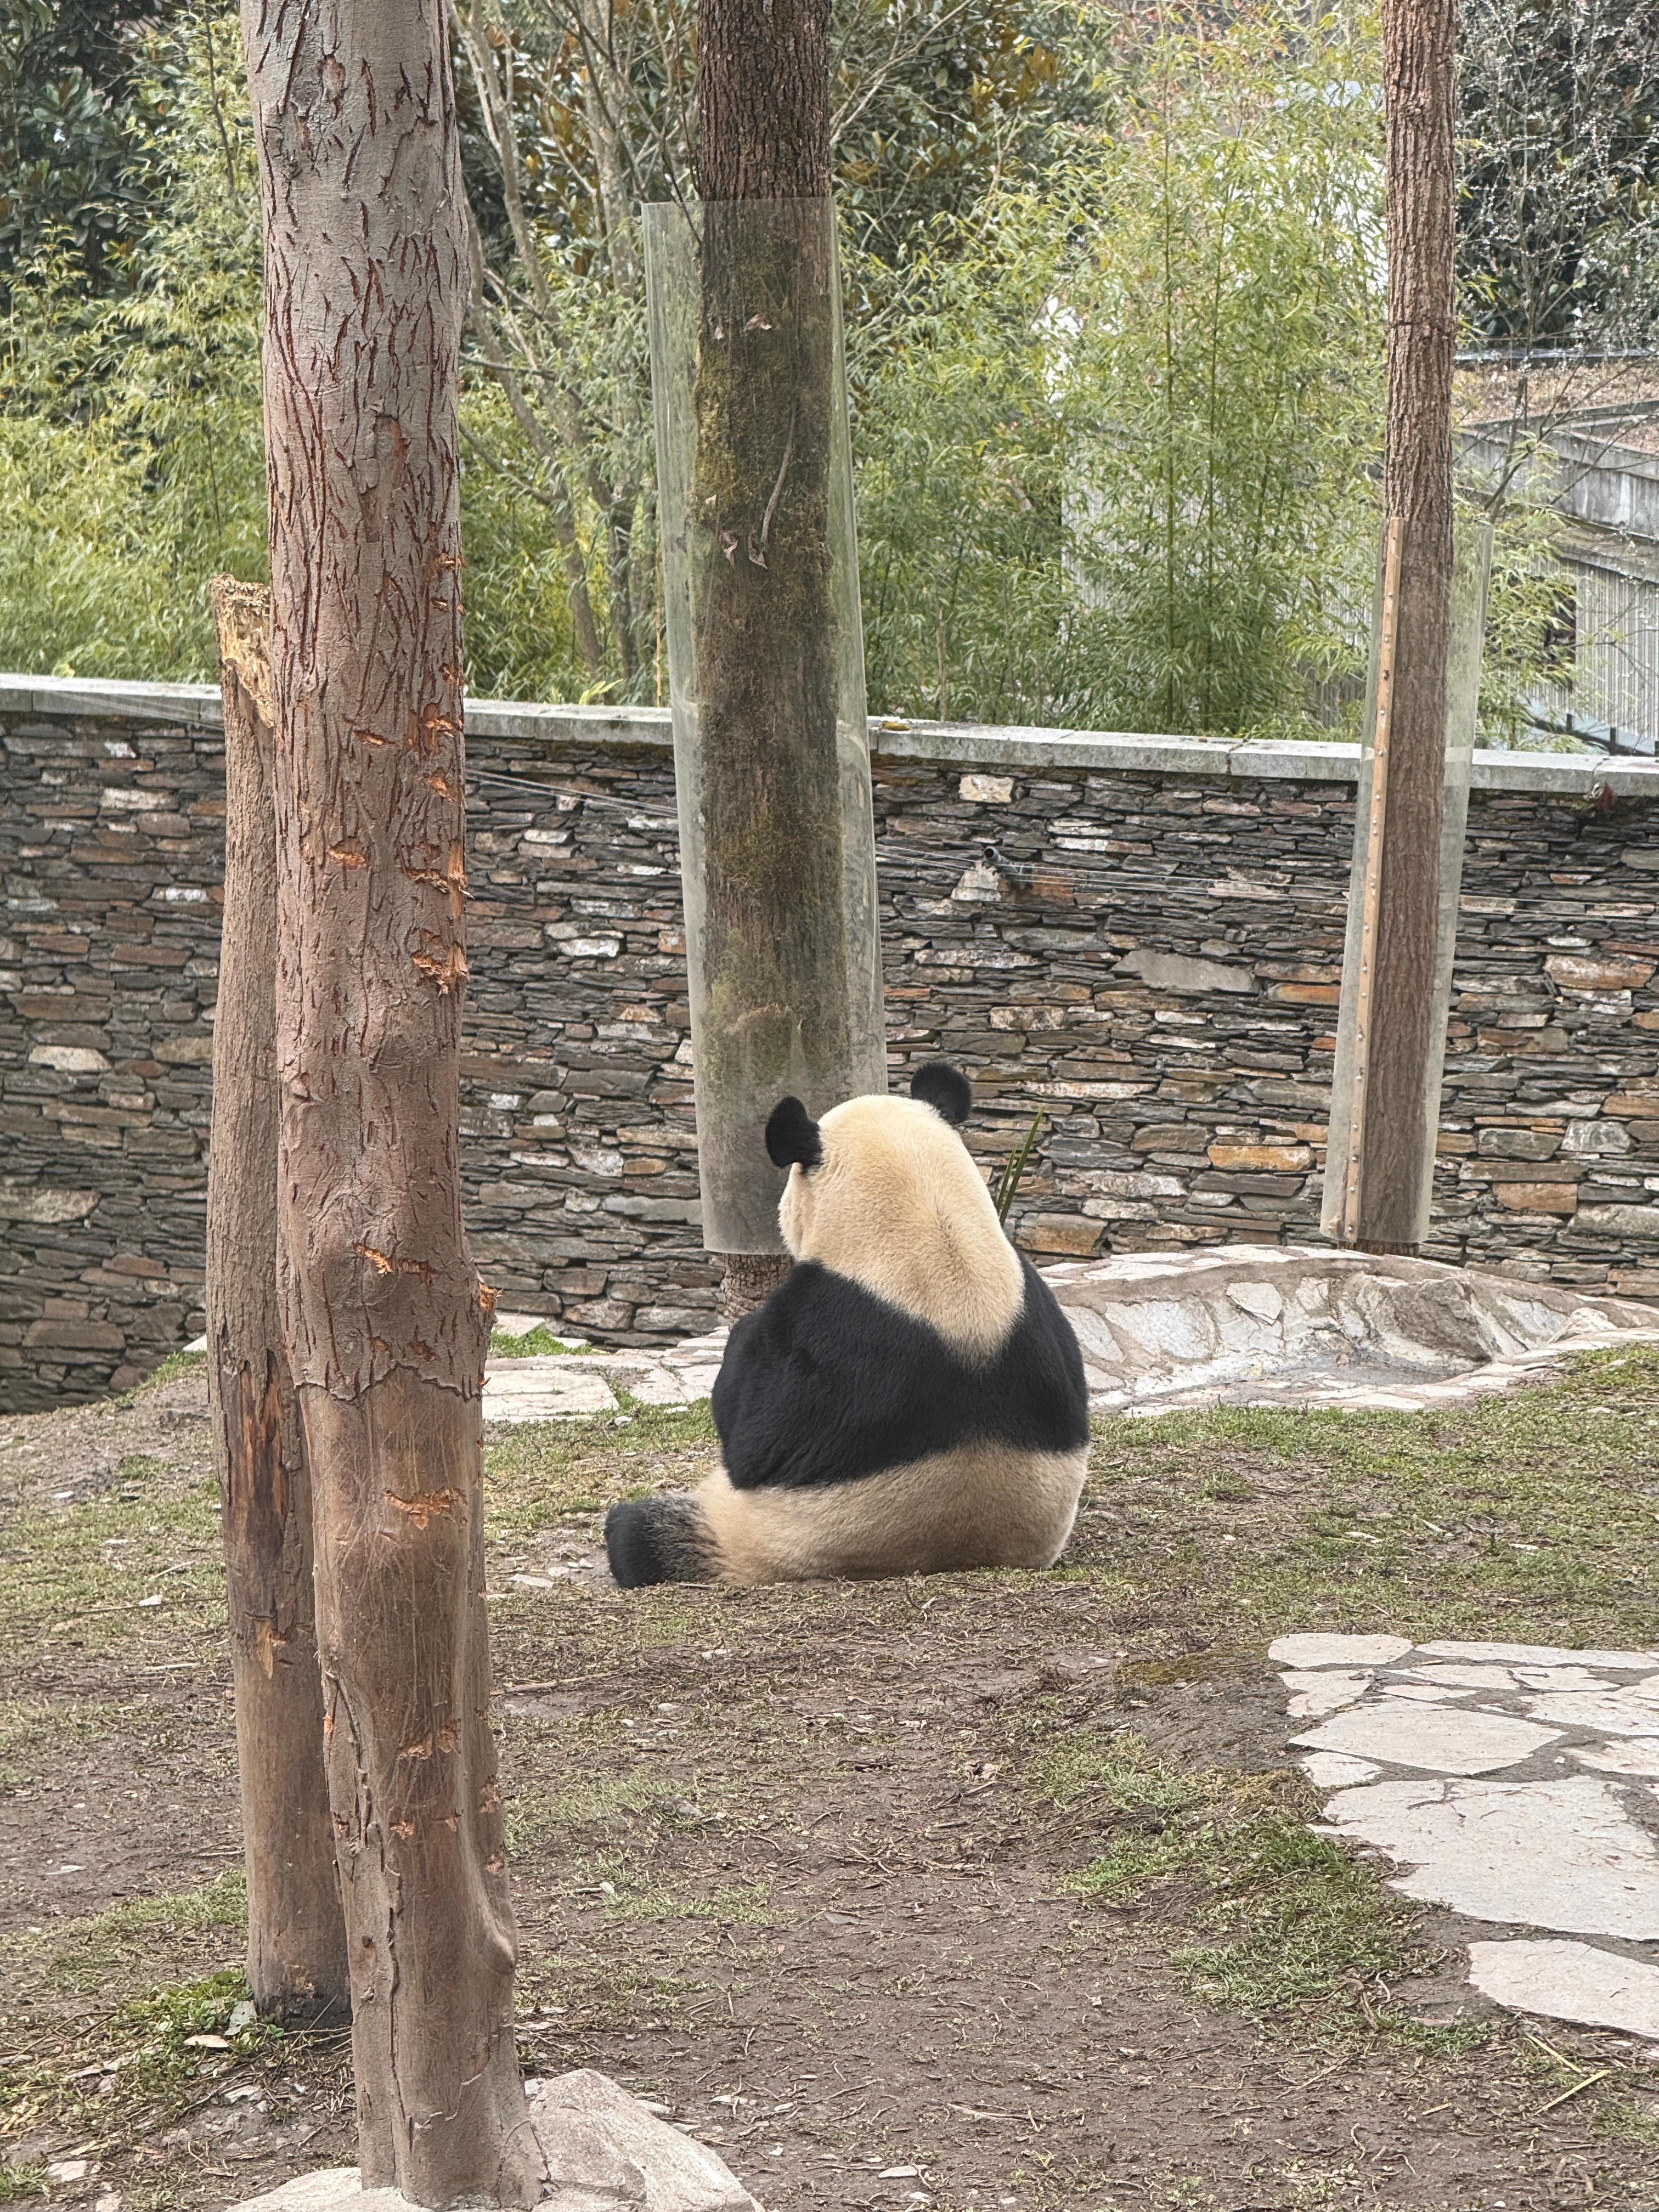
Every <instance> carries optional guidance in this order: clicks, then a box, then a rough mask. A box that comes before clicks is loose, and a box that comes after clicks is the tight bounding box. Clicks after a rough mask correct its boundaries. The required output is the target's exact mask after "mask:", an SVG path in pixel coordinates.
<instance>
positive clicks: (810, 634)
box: [690, 0, 880, 1319]
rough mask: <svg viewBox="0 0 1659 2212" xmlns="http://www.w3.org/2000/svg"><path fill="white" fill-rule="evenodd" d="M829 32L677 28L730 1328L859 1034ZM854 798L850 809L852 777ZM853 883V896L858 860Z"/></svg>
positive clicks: (823, 5) (701, 1075) (818, 0)
mask: <svg viewBox="0 0 1659 2212" xmlns="http://www.w3.org/2000/svg"><path fill="white" fill-rule="evenodd" d="M697 37H698V55H697V107H698V122H699V139H698V149H697V165H696V184H697V191H698V195H699V197H700V199H701V201H702V209H701V220H702V251H701V272H700V273H701V285H702V297H701V320H700V325H699V331H698V342H697V365H696V389H695V394H694V409H695V415H696V444H695V451H694V454H693V459H692V465H691V485H690V513H691V517H692V530H693V532H694V533H695V534H696V538H697V539H698V541H699V542H700V543H701V544H702V548H703V551H702V557H701V559H700V562H699V565H698V569H697V582H696V590H697V592H698V594H699V597H698V603H697V608H696V621H697V624H698V646H697V656H698V669H697V675H698V692H697V702H696V712H697V743H698V747H699V751H700V772H701V788H702V822H701V834H702V890H703V899H704V914H703V924H702V964H703V970H704V973H705V975H706V976H707V979H708V981H707V986H706V1004H705V1007H704V1012H703V1018H702V1029H701V1034H700V1035H699V1036H698V1038H697V1040H696V1050H697V1081H698V1111H699V1122H700V1127H699V1146H700V1153H701V1159H702V1170H703V1186H704V1211H705V1234H706V1235H709V1236H710V1242H711V1243H713V1244H714V1249H719V1250H721V1251H723V1252H724V1253H725V1255H726V1284H725V1286H724V1291H723V1303H724V1305H725V1310H726V1315H727V1317H728V1318H731V1319H735V1318H737V1317H738V1315H740V1314H741V1313H743V1312H744V1311H746V1310H749V1309H750V1307H752V1306H754V1305H757V1304H760V1303H761V1301H762V1300H763V1298H764V1297H766V1296H767V1294H768V1293H769V1291H771V1289H773V1288H774V1287H775V1285H776V1284H777V1283H778V1282H779V1281H780V1280H781V1279H782V1277H783V1275H784V1274H785V1273H787V1270H788V1265H789V1262H788V1259H787V1255H784V1254H783V1253H782V1251H781V1239H780V1237H779V1236H778V1233H777V1230H776V1225H775V1212H776V1202H777V1194H778V1183H777V1180H776V1178H775V1176H772V1175H771V1173H770V1172H769V1169H768V1166H767V1163H766V1158H765V1154H764V1152H763V1127H764V1124H765V1120H766V1115H767V1113H768V1111H769V1109H770V1107H771V1106H772V1105H774V1104H775V1103H776V1102H777V1100H778V1098H779V1097H781V1096H782V1095H783V1094H784V1093H785V1092H786V1091H800V1092H801V1093H802V1094H803V1095H805V1096H806V1098H807V1104H808V1106H809V1107H810V1108H811V1110H812V1111H813V1112H815V1113H817V1112H822V1111H823V1109H825V1108H827V1107H829V1106H830V1105H833V1104H834V1103H836V1099H835V1097H829V1096H825V1095H822V1091H823V1086H825V1085H828V1084H829V1083H830V1082H833V1081H834V1080H835V1079H836V1075H835V1073H832V1071H833V1072H838V1073H839V1077H840V1080H841V1081H842V1083H845V1082H846V1081H847V1080H848V1074H847V1071H848V1070H849V1069H850V1068H852V1067H853V1066H854V1065H855V1064H856V1062H857V1060H858V1058H859V1046H860V1028H859V1008H858V1000H859V992H860V986H859V984H858V982H857V981H856V979H855V978H854V974H853V964H854V963H853V955H852V953H851V950H850V946H849V936H848V917H847V913H846V909H845V906H844V892H845V878H846V872H847V860H848V854H847V840H848V834H849V832H848V817H846V815H845V814H844V811H843V804H842V773H843V769H842V762H841V760H840V758H839V757H838V747H837V702H838V698H839V696H840V692H839V678H840V675H841V669H840V666H839V665H838V658H837V656H838V653H839V652H840V651H841V649H842V647H841V635H842V626H841V625H838V623H837V620H836V605H835V597H834V592H833V588H832V576H831V545H830V528H831V521H830V472H831V465H832V460H833V457H834V444H835V440H836V435H837V434H838V432H839V428H840V422H841V416H840V410H841V407H842V390H841V386H840V381H839V368H838V362H837V359H836V316H837V313H838V300H837V294H836V285H837V283H838V277H837V272H836V264H835V246H834V239H835V230H834V223H833V221H832V220H829V221H826V220H824V218H823V213H822V210H811V209H803V208H802V207H801V206H800V205H799V204H800V203H802V202H818V203H825V202H827V201H828V198H829V186H830V173H829V0H701V4H700V6H699V8H698V12H697ZM792 204H793V205H792ZM853 588H854V594H855V593H856V586H855V585H854V587H853ZM854 604H855V599H854ZM858 680H859V683H860V686H861V684H862V672H861V664H860V676H859V679H858ZM858 712H859V714H860V716H861V714H862V701H861V698H860V702H859V707H858ZM866 798H867V775H866ZM859 834H861V835H864V836H868V835H869V833H868V832H867V831H864V832H861V833H859ZM869 869H870V876H871V880H872V884H873V874H874V860H873V845H872V847H871V851H870V856H869ZM879 1064H880V1062H879V1047H878V1065H879ZM867 1080H868V1079H867V1078H866V1084H867ZM812 1091H819V1093H820V1095H817V1096H812V1095H810V1094H811V1092H812ZM711 1106H712V1107H714V1108H715V1109H717V1110H715V1111H714V1112H712V1113H711V1112H710V1110H709V1109H710V1108H711ZM705 1121H709V1122H711V1123H714V1124H717V1126H709V1127H704V1126H703V1124H704V1122H705ZM711 1184H713V1185H714V1186H716V1188H711ZM740 1217H741V1218H740ZM722 1220H724V1222H725V1224H726V1226H725V1227H724V1228H723V1229H722V1228H720V1227H719V1226H718V1225H719V1224H720V1222H721V1221H722ZM733 1224H736V1226H735V1227H734V1226H733ZM711 1228H713V1230H714V1233H713V1234H711V1233H710V1232H711Z"/></svg>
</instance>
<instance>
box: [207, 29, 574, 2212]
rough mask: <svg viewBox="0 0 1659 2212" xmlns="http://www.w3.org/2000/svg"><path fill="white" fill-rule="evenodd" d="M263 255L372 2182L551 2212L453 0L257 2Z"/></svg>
mask: <svg viewBox="0 0 1659 2212" xmlns="http://www.w3.org/2000/svg"><path fill="white" fill-rule="evenodd" d="M242 27H243V36H244V42H245V46H246V54H247V63H248V76H249V80H250V83H251V87H252V95H253V116H254V128H255V132H256V137H257V140H258V149H259V167H260V183H261V189H262V194H263V200H264V246H265V331H264V392H265V441H266V463H267V471H268V477H269V483H270V555H271V561H270V565H271V654H270V673H271V698H272V713H273V719H274V721H275V725H276V738H277V769H276V828H277V845H278V854H277V929H276V939H277V942H276V1016H277V1064H278V1069H279V1073H280V1077H281V1081H282V1087H283V1120H282V1139H281V1171H280V1185H279V1191H278V1255H279V1270H280V1273H279V1282H280V1289H281V1293H282V1297H283V1320H284V1326H285V1331H286V1335H287V1340H288V1346H289V1359H290V1363H291V1365H292V1368H293V1372H294V1377H295V1385H296V1388H297V1391H298V1395H299V1399H300V1405H301V1413H302V1415H303V1418H304V1422H305V1431H306V1441H307V1449H308V1452H309V1456H310V1463H311V1470H312V1480H313V1502H314V1516H315V1524H316V1574H317V1627H318V1641H319V1648H320V1653H321V1666H322V1688H323V1710H324V1727H325V1738H326V1745H327V1752H326V1757H327V1765H328V1778H329V1790H330V1797H331V1806H332V1814H333V1823H334V1831H335V1850H336V1854H337V1859H338V1863H339V1868H340V1876H341V1886H342V1891H343V1899H344V1908H345V1920H346V1928H347V1935H348V1939H349V1958H350V1965H351V1983H352V2008H353V2020H352V2030H353V2056H354V2061H355V2066H356V2091H357V2111H358V2126H359V2148H360V2155H361V2162H362V2175H363V2181H364V2185H365V2186H366V2187H367V2188H370V2189H373V2188H376V2187H382V2186H395V2187H398V2188H400V2189H401V2190H403V2191H404V2193H405V2194H406V2195H407V2196H408V2197H410V2198H411V2199H412V2200H413V2201H414V2202H415V2203H417V2204H423V2205H434V2206H443V2205H450V2204H454V2203H459V2202H463V2201H465V2202H466V2203H483V2204H491V2205H526V2204H533V2203H535V2202H536V2201H537V2199H538V2196H539V2193H540V2184H541V2180H542V2179H543V2160H542V2158H541V2154H540V2151H539V2148H538V2145H537V2142H536V2140H535V2136H534V2134H533V2132H532V2129H531V2127H530V2124H529V2121H528V2117H527V2113H526V2106H525V2101H524V2093H523V2088H522V2084H521V2082H520V2075H519V2068H518V2059H517V2053H516V2050H515V2046H514V2039H513V2002H512V1999H513V1965H514V1957H515V1948H516V1947H515V1939H514V1931H513V1916H512V1910H511V1905H510V1903H509V1899H508V1896H507V1869H506V1861H505V1850H504V1841H503V1818H502V1812H501V1792H500V1789H499V1785H498V1781H497V1776H496V1761H495V1741H494V1738H493V1736H492V1734H491V1731H490V1726H489V1641H488V1632H487V1628H486V1615H485V1610H484V1587H483V1581H484V1577H483V1522H482V1510H481V1495H480V1492H481V1468H480V1443H481V1428H480V1398H481V1392H482V1387H483V1360H484V1352H485V1348H486V1346H487V1343H488V1339H489V1318H488V1307H489V1304H491V1303H493V1301H492V1300H491V1299H490V1297H489V1294H488V1293H487V1292H485V1291H483V1288H482V1286H481V1285H480V1284H479V1282H478V1280H477V1275H476V1274H475V1273H474V1271H473V1268H472V1265H471V1259H470V1257H469V1255H468V1252H467V1249H466V1243H465V1237H464V1235H463V1232H462V1225H461V1193H460V1175H459V1034H460V1016H461V1000H462V994H463V990H464V987H465V980H466V973H467V968H466V954H465V926H464V918H465V908H466V896H467V892H466V869H465V848H464V841H463V829H464V793H463V775H464V762H463V744H462V729H461V711H462V688H461V687H462V671H461V605H460V568H461V556H460V526H459V471H458V463H457V455H458V420H457V402H458V393H459V341H460V330H461V320H462V315H463V313H464V310H465V304H466V300H467V293H468V268H467V241H466V238H465V228H464V219H463V214H462V208H463V202H462V197H461V180H460V165H459V139H458V135H457V131H456V124H455V109H454V90H453V84H452V82H451V79H450V65H449V49H448V40H447V27H446V23H445V19H444V11H443V6H442V0H243V8H242Z"/></svg>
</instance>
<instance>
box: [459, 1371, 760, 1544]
mask: <svg viewBox="0 0 1659 2212" xmlns="http://www.w3.org/2000/svg"><path fill="white" fill-rule="evenodd" d="M717 1449H718V1444H717V1441H716V1438H715V1436H714V1419H713V1417H712V1416H711V1414H710V1413H709V1410H708V1401H707V1400H705V1401H703V1402H702V1404H700V1405H696V1406H646V1405H642V1404H641V1403H640V1402H639V1401H638V1400H626V1401H624V1402H623V1405H622V1406H621V1407H620V1408H619V1410H618V1411H617V1413H600V1414H593V1415H591V1416H589V1417H588V1418H587V1419H580V1420H562V1421H526V1422H524V1423H523V1424H521V1425H519V1426H518V1427H515V1428H513V1429H510V1430H508V1431H506V1432H505V1433H504V1434H501V1435H500V1436H499V1437H497V1439H496V1440H495V1441H492V1442H491V1443H488V1444H486V1445H485V1447H484V1504H485V1513H486V1516H487V1521H488V1526H489V1533H490V1535H491V1537H492V1538H493V1539H496V1540H498V1541H502V1542H510V1541H521V1540H523V1539H524V1538H526V1537H530V1536H535V1535H538V1534H543V1533H544V1532H545V1531H547V1530H549V1529H556V1528H570V1527H580V1530H581V1533H582V1534H585V1535H591V1534H597V1531H596V1530H594V1528H592V1519H593V1516H596V1515H599V1514H602V1513H603V1512H604V1510H605V1507H606V1506H607V1505H609V1504H611V1503H612V1502H613V1501H614V1500H615V1499H617V1498H632V1497H637V1496H639V1495H641V1493H643V1492H647V1491H651V1490H664V1489H684V1488H686V1487H687V1486H689V1485H690V1484H692V1483H694V1482H696V1481H698V1480H701V1478H702V1476H703V1475H704V1474H707V1473H708V1468H709V1466H710V1464H711V1462H712V1460H713V1457H714V1453H715V1451H716V1450H717Z"/></svg>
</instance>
